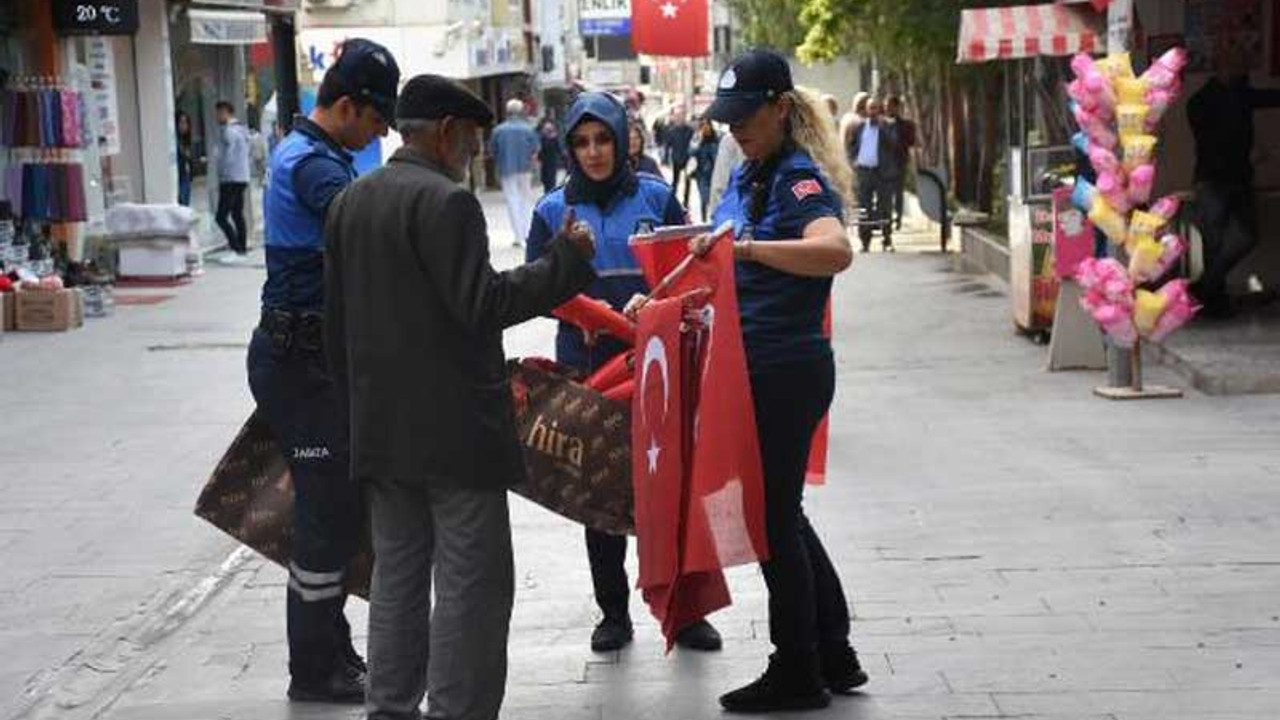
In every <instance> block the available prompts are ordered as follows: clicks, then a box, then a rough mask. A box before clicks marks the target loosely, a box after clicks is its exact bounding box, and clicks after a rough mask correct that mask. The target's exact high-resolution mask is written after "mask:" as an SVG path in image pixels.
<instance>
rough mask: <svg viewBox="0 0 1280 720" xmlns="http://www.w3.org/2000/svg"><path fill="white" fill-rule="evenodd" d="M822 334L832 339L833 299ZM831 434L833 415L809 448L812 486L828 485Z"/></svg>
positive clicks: (826, 418)
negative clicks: (828, 447)
mask: <svg viewBox="0 0 1280 720" xmlns="http://www.w3.org/2000/svg"><path fill="white" fill-rule="evenodd" d="M822 334H823V335H824V336H826V337H827V339H830V338H831V299H830V298H828V299H827V309H826V310H825V311H824V312H823V313H822ZM830 434H831V414H830V413H828V414H826V415H824V416H823V417H822V422H821V423H819V424H818V429H817V430H815V431H814V433H813V444H812V445H811V446H810V447H809V468H808V472H807V473H806V475H805V482H807V483H808V484H810V485H825V484H826V483H827V437H828V436H829V435H830Z"/></svg>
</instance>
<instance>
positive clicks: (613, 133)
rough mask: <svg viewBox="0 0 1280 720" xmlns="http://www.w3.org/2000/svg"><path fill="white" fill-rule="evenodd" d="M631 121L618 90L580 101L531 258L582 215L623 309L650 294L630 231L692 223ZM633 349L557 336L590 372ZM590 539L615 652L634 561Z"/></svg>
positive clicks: (564, 353)
mask: <svg viewBox="0 0 1280 720" xmlns="http://www.w3.org/2000/svg"><path fill="white" fill-rule="evenodd" d="M629 126H630V131H632V132H634V130H635V129H636V127H637V126H636V124H635V123H628V121H627V117H626V114H625V110H624V108H623V106H622V105H621V104H619V102H618V101H617V100H616V99H614V97H613V96H612V95H609V94H607V93H598V92H587V93H583V94H581V95H579V96H578V98H577V99H576V100H574V102H573V105H572V106H571V107H570V108H569V112H568V114H567V116H566V119H565V146H566V147H567V148H568V149H569V154H568V161H569V180H568V182H567V183H565V185H564V187H562V188H559V189H557V190H556V191H555V192H553V193H551V194H550V195H548V196H546V197H544V198H542V200H541V202H539V203H538V208H537V210H536V212H535V213H534V216H533V230H532V232H531V233H530V234H529V243H528V250H527V253H528V256H527V259H528V260H529V261H531V262H532V261H533V260H535V259H537V258H539V257H541V256H542V254H543V253H544V252H545V251H546V250H547V247H548V244H549V243H550V242H551V241H552V239H553V233H554V228H558V227H560V226H562V225H563V224H564V222H565V219H566V218H569V217H575V218H578V219H579V220H581V221H582V222H583V223H585V224H586V225H587V226H588V227H590V228H591V230H592V233H593V234H594V235H595V238H596V243H597V245H598V246H597V251H596V256H595V259H594V260H593V261H592V264H593V265H594V267H595V270H596V273H597V275H598V276H599V279H597V280H596V281H595V282H594V283H592V284H591V286H590V287H588V288H587V291H586V294H587V295H588V296H590V297H593V298H598V299H601V300H604V301H606V302H608V303H609V304H610V305H612V306H613V308H614V309H616V310H622V309H623V308H624V307H625V306H626V304H627V301H629V300H630V299H631V298H632V296H634V295H637V294H643V293H647V292H648V287H647V286H646V284H645V281H644V273H643V272H641V270H640V265H639V263H638V262H637V261H636V258H635V256H634V255H633V254H632V252H631V247H630V246H629V245H628V240H629V239H630V237H631V235H633V234H635V233H640V232H648V231H651V230H652V229H654V228H656V227H659V226H661V225H681V224H684V223H685V222H686V221H687V215H686V213H685V210H684V208H683V207H682V206H681V205H680V203H679V202H677V201H676V198H675V192H674V190H673V189H672V187H671V186H669V185H667V183H666V181H665V180H663V179H662V178H661V177H659V176H654V175H650V174H649V173H637V172H636V171H635V170H634V169H633V167H632V165H631V163H630V162H628V158H627V153H628V147H626V146H624V145H623V139H624V138H626V137H627V135H628V132H629V130H628V127H629ZM650 161H651V162H652V158H650ZM625 350H626V346H625V345H623V344H622V343H620V342H618V341H616V340H613V339H611V338H600V339H599V340H598V341H596V342H595V343H588V342H587V341H586V339H585V338H584V337H583V334H582V331H581V330H580V329H578V328H577V327H574V326H572V325H570V324H568V323H563V322H562V323H560V327H559V331H558V332H557V333H556V361H557V362H559V363H562V364H564V365H566V366H568V367H571V368H574V369H577V370H581V371H583V372H584V373H591V372H594V371H595V370H597V369H599V368H600V367H601V366H603V365H604V364H605V363H607V362H609V361H610V360H612V359H613V358H614V357H615V356H617V355H618V354H619V353H621V352H624V351H625ZM586 541H587V558H588V560H589V561H590V563H591V581H592V584H593V586H594V588H595V598H596V604H597V605H598V606H599V607H600V612H601V613H602V614H603V616H604V617H603V618H602V619H601V620H600V623H599V624H598V625H597V626H596V628H595V630H594V631H593V632H592V633H591V649H592V650H594V651H595V652H612V651H614V650H619V649H621V648H623V647H625V646H626V645H628V644H629V643H630V642H631V639H632V636H633V630H632V625H631V612H630V609H629V601H630V597H631V589H630V584H629V582H628V581H627V571H626V567H625V562H626V558H627V538H626V536H623V535H609V534H607V533H602V532H599V531H597V530H592V529H591V528H587V529H586ZM676 642H677V643H679V644H680V645H681V646H682V647H687V648H692V649H696V650H719V649H720V646H721V639H720V634H719V633H718V632H716V630H715V628H713V627H711V624H710V623H708V622H707V621H706V620H700V621H698V622H696V623H692V624H690V625H689V626H688V627H687V628H685V629H684V630H683V631H681V633H680V635H679V636H677V638H676Z"/></svg>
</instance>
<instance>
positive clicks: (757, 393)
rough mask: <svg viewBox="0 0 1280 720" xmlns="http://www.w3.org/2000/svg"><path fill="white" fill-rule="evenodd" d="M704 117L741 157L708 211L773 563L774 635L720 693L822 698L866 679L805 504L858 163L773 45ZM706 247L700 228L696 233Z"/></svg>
mask: <svg viewBox="0 0 1280 720" xmlns="http://www.w3.org/2000/svg"><path fill="white" fill-rule="evenodd" d="M707 114H708V116H709V117H711V118H712V119H713V120H716V121H719V122H723V123H727V124H728V125H729V128H730V131H731V132H732V133H733V137H734V139H736V140H737V141H738V144H739V145H741V146H742V152H743V154H744V156H745V158H746V160H745V161H744V162H743V163H742V165H740V166H739V167H738V168H736V169H735V170H734V172H733V176H732V178H731V179H730V181H729V187H728V188H727V189H726V190H725V194H724V196H723V198H722V199H721V201H720V204H719V206H718V207H717V208H716V212H715V221H716V224H717V225H718V224H720V223H722V222H725V221H732V222H733V224H734V231H735V243H734V255H735V257H736V259H737V268H736V274H737V288H738V302H739V307H740V310H741V314H742V334H743V340H744V344H745V346H746V350H747V364H748V370H749V372H750V377H751V391H752V395H753V397H754V401H755V415H756V431H757V433H758V434H759V438H760V451H761V457H762V459H763V462H764V475H765V502H766V526H767V530H768V537H769V549H770V559H769V560H768V561H767V562H765V563H763V564H762V566H761V567H762V569H763V571H764V576H765V582H766V584H767V585H768V588H769V637H770V640H771V641H772V642H773V645H774V648H775V651H774V653H773V655H772V656H770V658H769V666H768V669H767V670H766V671H765V673H764V675H763V676H762V677H761V678H760V679H759V680H757V681H755V682H753V683H751V684H750V685H747V686H745V687H743V688H740V689H738V690H735V691H733V692H730V693H728V694H726V695H724V696H722V697H721V698H720V703H721V704H722V705H723V706H724V708H725V709H726V710H729V711H735V712H768V711H774V710H803V709H810V708H821V707H826V706H827V705H828V704H830V702H831V695H830V692H837V693H847V692H849V691H851V690H853V689H854V688H856V687H859V686H861V685H862V684H864V683H866V682H867V676H866V673H864V672H863V670H862V667H861V666H860V665H859V663H858V656H857V653H855V652H854V650H853V647H852V646H851V645H850V643H849V606H848V602H847V601H846V599H845V594H844V589H843V588H842V586H841V583H840V578H839V576H838V575H837V573H836V569H835V567H834V566H833V565H832V563H831V560H830V558H829V557H828V556H827V552H826V550H825V549H824V548H823V547H822V542H821V541H820V540H819V539H818V536H817V534H816V533H815V532H814V530H813V527H812V526H811V525H810V524H809V520H808V518H806V517H805V514H804V510H803V507H802V496H803V492H804V482H805V470H806V466H807V462H808V457H809V446H810V443H811V441H812V437H813V433H814V430H815V429H816V428H817V426H818V423H819V422H820V421H821V419H822V417H823V416H824V415H825V414H826V413H827V409H828V407H829V406H830V405H831V400H832V396H833V394H834V390H835V363H834V360H833V357H832V352H831V343H830V341H829V340H828V339H827V338H826V337H825V336H824V334H823V332H822V317H823V312H824V310H825V308H826V305H827V300H828V298H829V297H830V295H831V278H832V277H833V276H835V275H836V274H837V273H839V272H841V271H843V270H844V269H846V268H848V267H849V264H850V263H851V262H852V260H853V249H852V247H851V246H850V244H849V237H848V235H847V234H846V231H845V223H844V205H845V202H847V201H849V200H850V199H851V197H852V189H851V185H852V171H851V170H850V169H849V165H848V162H847V161H846V159H845V154H844V148H843V147H842V145H841V142H840V137H839V133H838V132H837V130H836V127H835V123H834V121H833V120H832V118H831V114H830V113H829V112H828V110H827V108H826V107H825V106H824V105H823V103H822V100H821V98H820V97H819V96H817V95H814V94H812V93H809V92H808V91H805V90H800V89H797V88H795V87H794V86H793V85H792V82H791V71H790V68H789V67H788V66H787V62H786V60H785V59H783V58H782V57H781V56H780V55H777V54H775V53H772V52H768V51H759V50H754V51H750V52H747V53H745V54H743V55H742V56H740V57H738V58H737V59H735V60H734V61H733V63H732V64H731V65H730V66H729V68H728V69H727V70H725V72H724V74H723V75H721V77H720V83H719V87H718V89H717V90H716V99H715V102H714V104H712V105H711V107H710V108H709V109H708V111H707ZM693 245H694V248H693V249H694V251H695V252H705V250H706V248H707V246H708V245H707V241H706V239H705V238H700V239H698V240H695V241H694V243H693Z"/></svg>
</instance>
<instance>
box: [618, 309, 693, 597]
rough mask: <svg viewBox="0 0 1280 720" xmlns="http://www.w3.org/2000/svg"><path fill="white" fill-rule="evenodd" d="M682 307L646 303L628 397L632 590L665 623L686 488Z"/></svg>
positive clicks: (677, 563)
mask: <svg viewBox="0 0 1280 720" xmlns="http://www.w3.org/2000/svg"><path fill="white" fill-rule="evenodd" d="M683 314H684V304H683V303H682V302H681V301H680V300H678V299H676V300H660V301H655V302H652V303H649V304H648V305H647V306H646V307H645V308H644V310H643V311H642V312H641V313H640V317H639V320H640V322H639V326H638V327H637V329H636V340H637V345H636V348H637V354H636V369H635V387H634V390H633V392H632V396H631V482H632V485H633V488H634V492H635V518H636V545H637V551H638V554H639V556H640V576H639V579H638V583H639V585H640V588H641V590H642V593H643V595H644V599H645V602H647V603H649V606H650V609H651V610H652V611H653V614H654V616H655V617H657V618H659V619H662V618H665V617H666V616H667V615H668V607H669V605H670V603H671V598H672V592H673V590H674V586H675V582H676V577H677V576H678V575H679V571H680V541H679V535H680V506H681V502H682V497H683V494H684V493H683V488H684V474H685V473H684V470H685V463H684V427H685V423H684V412H683V409H682V406H681V400H682V393H681V389H682V387H683V379H684V378H683V375H682V372H683V365H684V363H683V362H682V357H681V352H682V347H681V333H680V323H681V319H682V316H683Z"/></svg>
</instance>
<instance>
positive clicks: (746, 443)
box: [671, 228, 769, 572]
mask: <svg viewBox="0 0 1280 720" xmlns="http://www.w3.org/2000/svg"><path fill="white" fill-rule="evenodd" d="M731 238H732V230H730V229H727V228H726V230H725V231H724V232H721V233H720V234H718V235H717V239H716V241H715V243H714V244H713V245H712V246H711V250H710V251H709V252H707V254H706V255H704V256H703V257H701V258H698V259H696V260H694V261H693V263H692V264H691V265H690V267H689V271H688V272H686V273H684V275H683V276H682V277H681V278H680V279H679V280H678V281H677V282H676V283H674V284H673V285H672V288H671V292H672V293H674V294H682V295H688V294H691V293H702V295H701V297H703V298H704V300H703V302H704V303H705V304H704V305H702V307H701V308H700V318H701V323H700V326H701V329H700V331H699V332H698V333H697V334H696V335H695V337H696V338H697V341H698V342H697V353H696V355H695V357H694V362H695V363H696V367H697V371H698V372H697V384H696V386H695V392H696V397H695V398H694V401H695V402H694V407H693V427H692V438H693V452H692V466H691V467H690V489H689V497H690V502H689V507H688V513H687V517H686V519H685V521H686V523H687V527H688V529H687V531H686V544H685V550H684V570H686V571H688V572H695V571H708V570H718V569H720V568H725V567H731V566H734V565H745V564H748V563H754V562H760V561H762V560H765V559H767V558H768V556H769V544H768V539H767V536H766V532H765V522H764V470H763V466H762V463H761V460H760V439H759V436H758V435H757V434H756V416H755V404H754V402H752V398H751V380H750V378H749V377H748V375H747V359H746V350H745V348H744V347H743V341H742V323H741V320H740V318H739V315H738V292H737V286H736V285H735V283H734V260H733V244H732V240H731ZM708 291H709V292H708Z"/></svg>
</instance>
